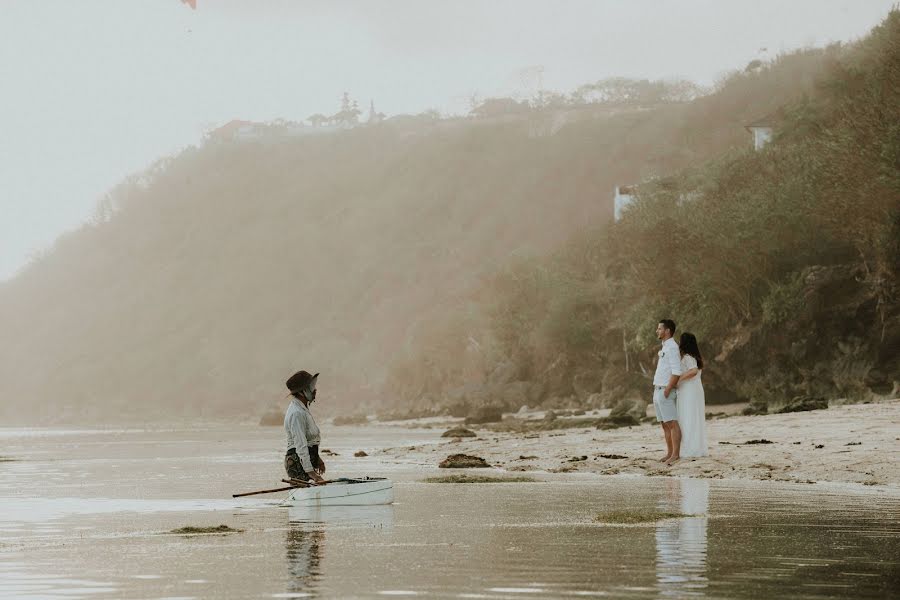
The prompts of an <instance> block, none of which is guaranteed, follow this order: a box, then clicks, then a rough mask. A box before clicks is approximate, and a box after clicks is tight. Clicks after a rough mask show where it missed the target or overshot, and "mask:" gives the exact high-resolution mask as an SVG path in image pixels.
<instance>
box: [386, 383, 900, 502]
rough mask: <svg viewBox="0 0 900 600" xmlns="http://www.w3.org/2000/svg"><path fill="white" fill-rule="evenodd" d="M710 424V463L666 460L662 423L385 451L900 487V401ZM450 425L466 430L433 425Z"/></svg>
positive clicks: (410, 458)
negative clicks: (661, 458) (667, 463)
mask: <svg viewBox="0 0 900 600" xmlns="http://www.w3.org/2000/svg"><path fill="white" fill-rule="evenodd" d="M708 409H711V410H714V409H716V407H708ZM706 423H707V431H708V435H709V445H710V448H709V449H710V454H709V456H707V457H703V458H695V459H682V460H681V461H679V462H678V463H676V464H674V465H672V466H666V465H664V464H662V463H660V462H659V458H660V457H661V456H662V455H663V454H664V452H665V447H664V442H663V438H662V432H661V429H660V427H659V425H658V424H655V423H643V424H641V425H639V426H635V427H623V428H620V429H614V430H607V431H601V430H598V429H595V428H573V429H562V430H557V431H542V432H533V433H497V432H493V431H490V430H489V429H484V428H482V427H486V426H471V427H470V429H472V430H473V431H475V432H476V433H477V434H478V435H477V437H474V438H455V439H451V438H448V439H447V442H446V443H442V444H438V445H423V446H401V447H395V448H389V449H386V450H384V451H383V452H384V454H387V455H388V456H391V457H393V458H395V459H396V460H398V461H401V462H413V463H418V464H423V465H432V466H437V464H438V463H439V462H440V461H441V460H443V459H444V458H445V457H446V456H448V455H450V454H456V453H464V454H469V455H474V456H479V457H482V458H484V459H485V460H486V461H487V462H489V463H490V464H491V465H493V466H495V467H496V468H498V469H503V470H505V471H512V472H521V471H548V472H555V473H560V472H580V473H598V474H608V475H617V474H634V475H649V476H677V477H693V478H706V479H742V480H771V481H783V482H796V483H802V484H814V483H819V482H834V483H848V484H857V485H866V486H890V487H894V488H896V487H898V486H900V400H897V399H895V400H890V401H884V402H879V403H872V404H856V405H843V406H835V407H831V408H828V409H827V410H816V411H810V412H801V413H789V414H775V415H766V416H728V417H727V418H714V419H710V420H707V422H706ZM443 425H447V426H448V427H449V426H451V425H460V423H459V422H456V423H452V422H447V423H442V424H437V423H433V424H431V426H432V427H438V426H443ZM759 440H762V442H759ZM748 442H754V443H748ZM448 471H451V470H449V469H448Z"/></svg>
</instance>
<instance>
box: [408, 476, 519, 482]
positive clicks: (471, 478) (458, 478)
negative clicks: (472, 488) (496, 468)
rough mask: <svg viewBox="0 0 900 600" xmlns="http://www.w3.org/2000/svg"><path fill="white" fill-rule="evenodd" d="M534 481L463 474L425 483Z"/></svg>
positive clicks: (436, 478) (430, 478)
mask: <svg viewBox="0 0 900 600" xmlns="http://www.w3.org/2000/svg"><path fill="white" fill-rule="evenodd" d="M533 481H534V478H533V477H491V476H489V475H468V474H462V475H445V476H443V477H429V478H427V479H426V480H425V483H527V482H533Z"/></svg>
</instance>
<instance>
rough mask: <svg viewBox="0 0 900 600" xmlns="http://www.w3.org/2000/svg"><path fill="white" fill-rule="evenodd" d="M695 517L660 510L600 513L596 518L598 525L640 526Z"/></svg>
mask: <svg viewBox="0 0 900 600" xmlns="http://www.w3.org/2000/svg"><path fill="white" fill-rule="evenodd" d="M692 516H694V515H683V514H681V513H672V512H661V511H658V510H619V511H611V512H605V513H600V514H599V515H597V516H596V517H594V521H595V522H597V523H610V524H616V525H640V524H642V523H656V522H658V521H663V520H665V519H681V518H683V517H692Z"/></svg>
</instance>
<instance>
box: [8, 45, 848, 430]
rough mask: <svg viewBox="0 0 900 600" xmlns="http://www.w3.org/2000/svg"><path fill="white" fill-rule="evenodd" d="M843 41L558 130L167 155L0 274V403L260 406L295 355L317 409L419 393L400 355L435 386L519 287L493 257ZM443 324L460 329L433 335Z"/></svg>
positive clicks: (507, 253)
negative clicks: (697, 91) (404, 376)
mask: <svg viewBox="0 0 900 600" xmlns="http://www.w3.org/2000/svg"><path fill="white" fill-rule="evenodd" d="M844 52H845V51H844V50H843V49H841V48H839V47H832V48H829V49H825V50H809V51H804V52H797V53H794V54H790V55H785V56H782V57H780V58H779V59H778V60H776V61H774V62H773V63H772V64H767V65H762V66H761V67H759V68H754V69H750V70H747V71H744V70H741V71H737V72H735V73H734V74H732V75H731V76H730V77H729V78H727V79H726V80H725V81H723V82H722V84H721V85H720V86H719V87H718V89H717V91H716V92H715V93H713V94H711V95H708V96H705V97H702V98H699V99H697V100H694V101H693V102H686V103H670V104H665V105H660V106H655V107H640V108H631V109H629V108H628V107H625V108H623V107H617V108H616V110H610V109H606V108H603V107H599V108H598V109H597V110H595V111H591V110H588V111H582V114H581V117H579V118H578V119H577V120H574V121H573V122H571V123H569V124H568V125H565V126H563V127H562V128H561V129H559V130H558V131H555V132H553V134H552V135H549V134H547V135H541V134H538V135H535V133H534V132H535V127H534V124H535V121H538V122H540V121H541V120H542V119H546V118H549V117H548V114H549V113H547V111H541V110H533V111H530V112H529V113H528V114H526V115H525V116H522V117H521V118H517V119H513V120H497V121H490V120H488V121H478V120H472V121H462V122H455V123H442V122H438V123H436V124H434V125H422V126H420V127H414V128H410V127H397V126H392V125H391V124H390V123H389V122H388V123H384V124H380V125H377V126H373V127H365V128H357V129H353V130H350V131H346V132H340V133H335V134H333V135H323V136H312V137H302V138H293V139H285V140H282V141H280V142H278V143H252V142H247V143H231V144H227V143H226V144H213V143H210V144H206V145H204V146H202V147H200V148H191V149H188V150H186V151H184V152H182V153H181V154H179V155H177V156H174V157H171V158H167V159H164V160H161V161H159V162H158V163H157V164H155V165H153V166H152V167H151V168H149V169H148V170H147V171H146V172H144V173H141V174H138V175H136V176H133V177H130V178H128V179H127V180H125V181H124V182H123V183H122V184H121V185H119V186H118V187H117V188H116V189H114V190H112V191H111V192H110V194H109V196H108V197H107V198H105V199H104V200H103V202H101V204H100V205H99V207H98V213H97V217H96V218H95V219H94V220H93V221H92V222H91V223H90V224H87V225H85V226H83V227H82V228H80V229H78V230H76V231H73V232H71V233H68V234H66V235H64V236H62V237H61V238H60V239H59V240H58V241H57V242H56V244H55V245H54V246H53V248H52V249H50V250H49V251H48V252H46V253H45V254H44V255H43V256H41V257H40V258H38V259H36V260H35V261H34V262H33V263H32V264H31V265H29V266H28V267H27V268H26V269H25V270H24V271H23V272H22V273H21V274H20V275H18V276H17V277H15V278H14V279H12V280H11V281H9V282H6V283H4V284H2V285H0V331H2V333H3V336H2V337H3V342H4V343H3V344H2V345H0V398H2V403H0V414H2V415H3V416H4V418H6V419H7V420H11V419H15V420H44V421H96V420H98V419H102V418H111V419H125V418H132V417H133V418H178V417H180V416H182V415H185V416H204V417H211V418H216V417H226V416H248V415H254V414H259V413H260V412H261V411H262V410H263V409H264V408H265V407H266V406H267V405H268V404H270V403H272V402H274V401H277V400H278V399H279V398H280V395H281V393H282V391H283V383H282V382H283V381H284V379H286V377H287V376H288V375H289V374H290V373H291V372H293V371H294V370H295V369H298V368H306V369H309V370H313V371H321V372H322V376H321V378H320V381H321V387H322V388H323V389H322V392H323V394H322V396H321V398H322V400H323V401H322V404H323V408H324V409H326V410H334V411H337V410H354V411H355V410H358V407H360V406H366V407H372V406H375V405H377V404H378V403H379V402H382V401H393V400H395V399H396V397H397V396H399V395H402V394H404V393H406V392H400V391H398V387H397V386H396V385H394V383H396V376H395V375H391V373H394V374H396V373H398V372H400V371H402V370H403V368H406V367H408V366H409V365H410V364H414V359H413V357H418V358H416V359H415V360H418V359H419V358H421V359H423V360H424V361H425V364H427V365H430V366H429V367H428V368H427V369H426V370H425V371H424V372H423V373H424V374H425V376H427V377H431V376H432V375H433V374H434V373H441V375H440V377H441V378H443V380H442V382H441V383H440V385H439V386H437V388H435V389H438V388H441V389H443V388H446V387H447V386H450V385H454V384H460V383H464V381H459V380H456V381H453V379H454V378H455V377H456V376H457V375H458V373H457V371H456V369H457V365H456V364H455V363H454V360H455V356H454V352H455V350H454V349H455V348H456V344H457V340H458V339H463V340H470V339H471V340H474V341H475V343H476V344H477V343H478V340H479V339H484V337H485V336H487V335H489V332H483V331H481V330H480V329H471V328H472V327H474V328H478V327H482V326H484V325H486V324H487V323H488V319H486V317H485V315H486V314H487V312H486V311H485V310H484V307H485V306H488V305H493V304H492V303H496V302H497V300H498V299H500V298H503V297H504V296H503V295H502V294H498V293H497V291H496V290H495V289H494V288H493V287H492V284H491V282H492V281H494V278H495V276H496V274H497V273H498V272H501V273H502V272H504V270H505V269H506V268H508V267H509V265H511V264H516V263H517V262H518V261H520V260H522V259H526V258H529V257H530V258H531V259H533V260H541V259H540V257H542V256H547V255H548V254H549V253H552V252H553V251H554V250H555V249H558V248H559V247H560V246H561V245H563V244H565V243H566V240H570V239H571V238H572V237H573V236H576V237H578V236H584V235H585V232H586V231H588V230H593V229H596V228H598V227H599V228H600V229H601V230H603V227H604V224H606V223H608V222H609V220H610V218H611V214H612V206H611V204H612V190H613V188H614V186H615V185H617V184H622V183H632V182H637V181H640V180H646V179H650V178H653V177H659V176H663V175H668V174H672V173H677V172H679V171H681V170H682V169H685V168H688V167H691V166H693V165H697V164H700V163H702V162H703V161H706V160H710V159H712V158H714V157H718V156H723V155H726V154H727V153H729V152H731V151H734V150H736V149H739V148H746V147H748V146H749V143H750V142H749V138H748V135H747V133H746V132H745V131H744V130H743V125H744V124H745V123H747V122H749V121H751V120H754V119H756V118H758V117H759V116H761V115H765V114H768V113H770V112H771V111H773V110H775V109H776V108H777V107H779V106H783V105H786V104H788V103H789V102H792V101H796V100H797V99H799V98H801V97H802V96H803V95H804V94H809V93H811V91H812V90H813V89H814V85H813V82H814V80H815V79H816V78H817V77H818V76H819V75H820V74H821V73H822V72H823V70H824V69H825V68H826V66H827V64H829V63H830V62H832V61H834V60H837V57H838V56H839V55H843V53H844ZM554 110H558V109H554ZM538 130H539V128H538ZM579 239H580V238H579ZM622 243H623V245H624V246H625V247H628V246H631V245H633V244H642V243H644V242H643V241H641V240H637V239H634V240H629V239H625V240H623V241H622ZM515 300H516V301H517V302H528V301H529V297H528V296H527V294H526V295H524V296H521V297H519V298H516V299H515ZM510 306H512V305H510ZM442 328H444V329H442ZM467 328H470V329H467ZM445 331H446V333H447V336H442V335H438V334H437V333H436V332H445ZM463 333H464V334H465V335H464V336H462V337H460V336H461V335H462V334H463ZM473 334H474V335H473ZM482 334H484V335H482ZM436 337H437V338H443V339H444V340H445V342H446V344H449V345H450V346H452V348H450V349H447V350H446V351H444V350H441V351H439V352H431V350H430V349H428V348H427V347H426V346H424V345H423V342H424V341H428V340H435V339H436ZM465 343H471V342H470V341H466V342H465ZM422 351H425V354H421V352H422ZM492 357H493V358H496V355H492ZM493 358H491V360H493ZM506 358H507V359H509V358H510V357H509V356H507V357H506ZM411 361H413V362H411ZM491 367H492V365H491V364H489V361H488V362H482V363H481V364H480V365H479V366H477V369H480V370H482V371H483V370H485V369H489V368H491ZM428 369H430V370H428ZM392 382H393V383H392ZM386 383H387V387H385V384H386ZM432 387H433V386H432ZM414 388H415V389H419V390H420V391H421V389H422V388H421V387H418V388H416V387H415V386H413V387H409V388H404V389H406V390H407V391H409V390H411V389H414ZM385 396H387V398H385ZM407 399H408V400H410V401H413V402H415V401H416V399H415V398H412V397H409V398H407Z"/></svg>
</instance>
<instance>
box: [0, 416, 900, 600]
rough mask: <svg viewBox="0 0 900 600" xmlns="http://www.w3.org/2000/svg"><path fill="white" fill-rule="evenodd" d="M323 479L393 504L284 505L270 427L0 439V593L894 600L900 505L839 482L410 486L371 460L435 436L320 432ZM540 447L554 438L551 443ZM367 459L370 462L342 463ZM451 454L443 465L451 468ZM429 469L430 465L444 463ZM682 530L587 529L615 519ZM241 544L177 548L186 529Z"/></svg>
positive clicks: (185, 542)
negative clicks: (386, 482) (657, 513)
mask: <svg viewBox="0 0 900 600" xmlns="http://www.w3.org/2000/svg"><path fill="white" fill-rule="evenodd" d="M323 435H324V439H325V440H326V444H324V447H328V448H330V449H332V450H334V451H336V452H337V453H338V454H339V456H336V457H328V456H326V460H327V461H328V464H329V474H331V475H362V474H370V475H388V476H390V477H391V478H392V479H394V480H395V481H396V482H397V484H396V488H395V491H396V496H397V502H396V503H395V504H394V505H393V506H388V507H367V508H348V507H343V508H338V507H335V508H331V509H320V510H310V509H288V508H284V507H281V506H279V505H278V504H279V501H280V500H281V499H282V498H283V495H281V494H276V495H271V496H252V497H248V498H238V499H236V500H235V499H232V498H231V494H232V493H234V492H239V491H249V490H253V489H263V488H269V487H277V486H278V485H279V484H278V480H279V479H280V478H281V476H282V473H281V455H282V452H281V444H282V440H281V433H280V431H279V430H278V429H277V428H255V427H252V428H251V427H247V428H207V429H193V430H184V431H179V430H177V429H172V430H166V431H142V430H131V431H83V430H69V431H53V430H22V429H15V430H11V429H7V430H3V429H0V454H2V455H3V456H6V457H12V458H15V459H18V460H16V461H13V462H2V463H0V597H4V598H6V597H10V598H12V597H15V598H209V597H215V598H246V597H257V598H266V597H268V598H291V597H297V598H300V597H341V598H353V597H384V596H388V597H389V596H429V597H456V598H565V597H594V596H609V597H613V598H620V597H634V598H650V597H673V598H681V597H693V596H696V597H710V598H759V597H787V596H790V597H795V598H839V597H855V598H865V597H872V598H880V597H890V596H896V595H897V593H898V592H900V583H898V582H900V520H898V517H900V496H897V495H896V494H893V493H891V492H884V491H877V490H871V489H868V488H855V487H851V486H843V487H838V486H823V485H781V484H773V483H768V482H766V483H735V482H722V481H707V480H689V479H685V480H679V479H675V478H636V477H635V478H628V477H595V476H580V475H549V474H548V475H544V476H538V477H539V478H540V481H538V482H536V483H518V484H474V485H472V484H468V485H440V484H424V483H421V482H420V481H421V479H423V478H424V477H425V476H427V475H431V474H434V473H435V472H436V471H437V469H434V466H433V465H417V464H414V463H412V462H410V463H404V462H397V461H394V460H382V459H380V458H379V456H378V454H377V451H378V449H379V448H380V447H385V446H389V445H397V444H398V441H402V443H404V444H407V445H410V444H426V443H443V441H442V440H440V439H439V438H438V433H437V432H433V431H424V430H407V429H382V428H372V427H370V428H328V427H324V428H323ZM550 443H552V442H550ZM358 449H364V450H366V451H367V452H369V453H370V454H374V456H370V457H367V458H353V457H352V453H353V451H355V450H358ZM446 453H449V452H446ZM446 453H445V452H444V451H443V450H440V451H439V452H436V453H435V457H436V460H435V463H436V462H437V458H442V457H443V456H444V455H445V454H446ZM630 509H659V510H663V511H667V512H678V513H683V514H689V515H696V516H692V517H687V518H682V519H676V520H668V521H662V522H660V523H657V524H650V525H646V526H611V525H603V524H598V523H595V522H594V520H593V519H594V517H595V516H596V515H597V513H600V512H605V511H612V510H630ZM223 523H224V524H227V525H229V526H231V527H234V528H238V529H243V532H241V533H232V534H228V535H201V536H178V535H169V534H166V533H165V532H168V531H170V530H172V529H174V528H177V527H182V526H185V525H196V526H204V525H219V524H223Z"/></svg>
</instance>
